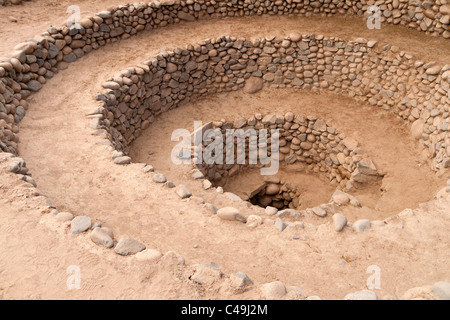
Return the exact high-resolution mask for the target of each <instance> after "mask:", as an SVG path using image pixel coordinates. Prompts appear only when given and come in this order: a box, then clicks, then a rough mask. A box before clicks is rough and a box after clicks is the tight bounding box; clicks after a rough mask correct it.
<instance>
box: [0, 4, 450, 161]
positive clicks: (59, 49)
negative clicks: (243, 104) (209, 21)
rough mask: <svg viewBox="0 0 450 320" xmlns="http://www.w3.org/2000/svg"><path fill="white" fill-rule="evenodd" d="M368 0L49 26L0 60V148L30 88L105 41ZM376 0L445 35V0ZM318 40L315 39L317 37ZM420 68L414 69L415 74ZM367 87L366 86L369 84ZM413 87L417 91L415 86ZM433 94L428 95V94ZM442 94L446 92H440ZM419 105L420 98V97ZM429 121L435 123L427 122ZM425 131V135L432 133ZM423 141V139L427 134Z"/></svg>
mask: <svg viewBox="0 0 450 320" xmlns="http://www.w3.org/2000/svg"><path fill="white" fill-rule="evenodd" d="M371 4H372V3H371V2H370V1H367V2H364V1H361V2H358V3H355V4H349V3H347V2H340V1H330V2H326V3H325V2H320V1H313V2H307V3H306V2H303V1H287V2H282V1H266V2H259V1H255V2H253V1H251V2H249V1H234V2H232V3H227V1H214V2H211V1H186V2H185V1H180V2H177V1H164V2H162V3H160V2H154V3H150V4H148V5H147V4H135V5H132V4H128V5H124V6H120V7H118V8H115V9H112V10H111V11H103V12H100V13H98V14H97V15H95V16H94V17H92V18H86V19H83V20H82V21H81V22H80V24H81V28H80V29H76V28H68V27H62V28H59V27H51V28H49V30H48V32H47V33H46V34H44V35H43V36H41V37H40V38H37V39H33V40H30V41H28V42H26V43H23V44H20V45H18V46H16V48H15V50H16V51H15V52H14V53H13V54H12V58H11V59H3V60H2V61H0V77H2V81H1V82H2V83H1V85H0V94H1V98H0V120H4V122H2V123H0V128H2V131H1V139H0V141H1V142H0V143H1V144H0V148H1V149H2V150H3V151H8V152H13V153H16V149H17V142H18V138H17V137H16V136H15V135H16V133H17V131H18V129H17V127H16V126H15V123H17V122H19V121H20V120H21V119H22V118H23V116H24V115H25V111H26V109H27V107H28V105H27V103H26V101H25V99H26V98H28V97H29V96H30V94H31V93H32V92H35V91H38V90H40V89H41V87H42V85H43V84H45V82H46V79H48V78H51V77H52V76H53V74H54V73H55V72H57V71H58V70H59V69H61V68H65V63H70V62H74V61H76V60H77V59H79V58H81V57H82V56H83V55H85V54H87V53H89V52H91V51H92V50H95V49H98V48H99V47H101V46H103V45H105V44H107V43H111V42H116V41H118V40H119V39H126V38H128V37H130V36H131V35H133V34H136V33H137V32H140V31H143V30H150V29H153V28H157V27H163V26H166V25H168V24H173V23H178V22H179V21H181V20H184V21H193V20H196V19H198V18H204V17H211V18H219V17H233V16H247V15H248V16H250V15H264V14H267V15H289V14H296V15H311V14H321V13H322V14H326V15H331V14H350V15H353V14H358V15H362V14H363V13H364V12H366V10H367V7H368V6H369V5H371ZM377 4H378V5H380V9H381V11H382V20H384V21H386V22H388V23H393V24H402V25H408V26H409V27H414V28H417V29H418V30H421V31H426V32H432V33H434V34H442V35H443V36H444V37H448V36H449V34H448V24H449V21H448V20H449V19H448V16H449V11H450V10H449V5H448V4H446V1H438V2H436V3H435V4H432V3H429V2H427V1H426V2H424V3H423V4H421V3H420V5H419V3H417V4H415V3H406V1H385V2H384V1H381V2H380V1H378V2H377ZM412 13H414V15H413V14H412ZM318 40H319V41H320V39H318ZM391 58H392V59H394V60H393V61H390V62H391V63H392V62H393V64H394V66H395V64H397V61H401V60H402V59H401V58H400V59H399V58H394V57H391ZM388 62H389V61H388ZM425 67H428V68H427V69H426V70H427V72H428V73H429V74H430V76H425V77H424V79H423V81H424V82H425V85H430V84H432V83H433V82H434V81H435V80H437V83H439V82H440V80H441V79H442V78H443V76H444V74H443V75H442V77H437V75H438V74H440V73H443V72H445V71H446V70H447V69H444V70H443V71H442V72H441V68H439V67H437V66H432V67H431V66H430V65H425ZM423 69H425V68H423ZM419 70H421V69H419ZM421 71H422V72H423V71H425V70H421ZM421 71H419V74H420V72H421ZM269 77H272V76H269ZM430 77H431V78H432V79H431V80H430ZM446 77H448V73H447V74H445V79H446ZM445 79H443V80H445ZM273 80H275V79H272V81H273ZM275 82H276V80H275ZM430 87H432V86H430ZM442 88H443V89H444V91H442V90H436V89H435V90H436V92H441V93H446V92H447V91H448V83H447V84H446V85H443V87H442ZM367 89H368V90H371V89H372V88H367ZM375 90H376V92H377V93H379V94H381V95H383V94H384V95H387V96H388V98H391V97H389V96H390V95H392V94H393V93H392V92H389V90H386V92H384V90H380V89H377V88H375ZM417 90H421V89H420V88H418V89H417ZM425 90H429V89H425ZM380 91H383V92H380ZM433 94H434V93H432V94H430V96H431V95H433ZM443 95H444V96H445V94H443ZM383 98H385V97H383V96H379V97H377V98H376V100H373V101H372V103H374V104H378V103H382V102H380V101H381V100H383ZM438 98H441V96H439V94H437V97H436V99H438ZM427 100H428V99H427ZM423 102H424V101H423ZM405 103H406V102H405ZM415 103H416V102H412V104H413V105H414V104H415ZM419 103H421V102H420V101H419ZM438 105H439V103H433V104H432V105H428V106H426V107H427V108H436V107H438ZM419 111H420V110H419ZM426 115H427V113H425V118H426V119H425V121H428V120H429V118H427V117H426ZM408 116H409V115H406V116H404V117H408ZM410 120H412V119H410ZM429 124H430V125H433V126H434V125H435V124H434V123H431V121H430V123H429ZM417 126H418V127H419V129H421V124H418V125H417ZM419 131H420V130H419ZM425 131H430V130H427V127H426V128H425ZM425 133H426V134H427V135H429V134H430V133H432V132H425ZM426 139H427V140H428V137H426ZM425 145H426V146H427V147H428V148H430V151H431V153H432V155H434V154H435V153H436V154H437V155H438V156H439V152H441V153H442V151H441V150H439V149H441V148H435V147H436V145H437V143H436V142H435V141H433V142H432V143H431V144H430V143H429V142H428V141H427V142H425ZM441 145H442V143H441V144H439V147H440V146H441ZM438 162H439V161H438ZM440 162H442V161H440ZM435 167H438V163H435Z"/></svg>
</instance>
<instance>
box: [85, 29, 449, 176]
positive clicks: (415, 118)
mask: <svg viewBox="0 0 450 320" xmlns="http://www.w3.org/2000/svg"><path fill="white" fill-rule="evenodd" d="M449 76H450V65H448V66H446V67H444V68H443V69H442V68H441V67H439V66H438V65H436V64H435V63H427V64H424V63H423V62H420V61H415V60H414V59H413V57H412V56H410V55H408V54H405V53H404V52H402V51H398V50H397V49H395V48H390V47H384V48H378V47H377V43H376V42H374V41H367V40H365V39H357V40H355V41H348V42H347V41H344V40H342V39H336V38H326V37H324V36H315V35H291V36H288V37H285V38H284V39H277V38H274V37H268V38H265V39H253V40H252V41H249V40H246V39H236V38H233V37H228V36H223V37H221V38H219V39H209V40H205V41H204V42H202V43H200V44H198V45H189V46H187V48H185V49H181V48H177V49H175V50H174V51H173V52H164V53H162V54H160V55H159V56H158V57H157V58H156V60H153V61H149V62H146V63H144V64H142V65H139V66H136V67H133V68H129V69H127V70H124V71H122V72H121V73H120V74H118V75H115V76H114V77H112V78H111V79H109V81H108V82H106V83H105V84H104V87H105V88H106V89H107V90H106V91H105V92H103V93H102V94H99V95H97V96H96V98H97V99H98V100H100V101H101V108H100V109H99V110H97V113H99V114H101V115H103V117H104V119H101V117H99V118H97V119H96V120H95V121H97V122H96V123H94V127H99V128H100V127H103V128H105V129H106V130H107V131H108V136H109V138H110V140H111V141H112V143H113V145H114V146H115V148H116V149H118V150H120V151H125V152H126V151H127V148H128V145H129V144H130V143H131V142H133V141H134V140H135V139H136V138H137V137H139V135H140V134H141V133H142V130H145V129H146V128H148V126H149V125H150V124H151V123H152V122H153V121H154V120H155V117H157V116H158V115H159V114H160V113H161V112H165V111H168V110H170V109H173V108H176V107H178V106H180V105H183V104H186V103H188V102H192V101H194V100H195V99H197V98H199V97H201V96H206V95H212V94H216V93H220V92H226V91H232V90H239V89H240V88H243V87H244V86H245V85H246V83H247V82H248V81H251V82H252V83H251V84H250V85H255V82H256V85H257V86H262V85H263V83H264V84H266V85H270V86H272V87H277V88H286V87H289V88H296V89H312V90H328V91H333V92H336V93H341V94H347V95H349V96H350V97H353V98H355V99H359V100H362V101H366V102H368V103H369V104H371V105H373V106H374V107H379V108H383V109H385V110H390V111H391V112H392V113H393V114H395V115H397V116H398V117H401V118H402V119H403V120H404V121H405V122H406V123H407V124H411V130H412V133H413V135H414V137H415V138H416V139H418V140H419V141H420V144H421V145H422V146H423V147H424V148H425V150H426V151H427V153H428V156H429V157H430V158H431V159H432V160H433V161H432V167H433V169H434V170H441V169H444V168H448V167H449V166H450V157H449V155H450V138H449V132H448V128H449V124H450V118H449V80H450V78H449ZM255 78H256V79H255Z"/></svg>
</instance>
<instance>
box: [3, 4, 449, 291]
mask: <svg viewBox="0 0 450 320" xmlns="http://www.w3.org/2000/svg"><path fill="white" fill-rule="evenodd" d="M258 5H260V3H259V2H256V1H255V2H252V3H251V1H250V2H249V1H246V2H245V3H241V2H240V1H235V2H232V3H231V4H229V5H224V3H222V2H220V1H218V2H201V1H198V2H197V1H195V2H194V1H192V2H187V3H184V2H182V3H181V4H175V3H173V4H172V2H164V3H163V4H162V5H161V4H159V3H157V4H151V5H150V6H147V5H142V6H140V5H139V6H135V5H127V6H123V7H120V8H118V9H114V10H112V12H103V13H100V14H98V15H97V16H96V17H94V18H92V19H87V20H83V22H82V25H83V28H84V31H80V32H77V31H69V30H68V29H67V28H62V29H59V28H51V29H49V34H51V35H46V36H45V37H44V38H42V39H39V40H37V42H30V43H28V44H27V45H22V46H21V48H19V49H23V50H22V51H20V50H19V52H15V53H14V55H15V58H13V59H9V60H8V61H5V62H2V63H1V64H0V65H1V67H0V77H3V78H2V81H1V82H0V93H1V95H0V107H3V109H1V110H0V127H1V129H2V130H1V131H0V138H1V139H0V140H1V143H0V147H1V148H2V150H3V151H10V152H15V151H16V146H17V143H18V137H17V133H18V126H17V125H16V124H17V123H18V122H19V121H20V120H21V118H22V117H23V116H24V113H25V110H26V109H27V107H28V105H27V102H26V101H25V100H26V99H27V98H28V97H29V96H30V94H31V92H34V91H38V90H40V88H41V86H42V84H44V83H45V82H46V80H45V79H48V78H51V77H52V75H53V73H54V72H57V71H58V70H59V69H63V68H65V67H66V65H65V64H66V63H67V62H73V61H75V60H77V59H78V58H80V57H82V56H83V55H84V54H86V53H89V52H90V51H91V50H92V49H96V48H98V47H99V46H101V45H104V44H106V43H109V42H115V41H117V40H118V39H119V38H123V39H125V38H127V37H129V36H130V35H132V34H135V33H136V32H138V31H141V30H144V29H151V28H153V27H156V26H164V25H166V24H168V23H172V22H175V23H176V22H178V20H177V19H181V18H182V17H183V19H185V20H193V19H195V18H197V17H198V16H200V15H201V14H199V13H205V12H207V13H208V15H209V14H210V15H211V16H234V15H247V14H248V15H251V14H259V12H261V14H281V12H283V14H285V13H294V14H296V13H298V14H309V12H310V13H313V12H314V13H320V12H324V13H325V12H327V13H329V14H335V13H347V14H352V13H358V14H361V13H362V12H364V6H363V7H362V9H361V8H358V5H354V6H353V7H346V5H345V4H343V3H341V2H339V3H338V2H329V3H327V4H323V3H321V2H319V1H315V2H309V4H308V7H307V8H306V9H305V10H304V12H302V10H303V9H300V7H301V6H304V5H305V4H304V2H301V3H299V2H296V1H292V2H286V3H284V2H281V1H276V2H275V1H267V2H265V3H264V4H263V5H267V6H268V8H270V9H267V10H266V9H261V7H258ZM326 5H327V6H329V9H327V8H325V6H326ZM178 6H181V7H182V8H185V11H183V12H186V13H187V15H185V14H183V13H180V12H179V11H177V10H178ZM240 6H241V7H240ZM288 6H290V7H288ZM332 6H336V7H332ZM413 6H414V5H413ZM423 6H424V10H426V9H430V10H431V11H433V14H434V17H435V18H436V19H438V20H436V19H434V20H432V21H431V22H430V21H429V20H425V19H419V18H420V15H419V16H418V17H416V14H415V15H414V16H413V17H411V15H410V14H409V15H410V19H411V21H410V22H409V26H410V27H414V28H421V29H422V31H427V32H432V33H434V34H436V35H437V34H441V35H443V36H444V37H446V35H448V32H447V31H446V30H447V29H446V26H447V25H448V23H447V24H442V23H441V22H440V21H441V20H442V19H444V20H443V21H444V22H445V18H443V17H444V16H445V14H444V15H443V13H442V12H444V13H445V10H446V2H445V1H441V2H437V4H434V5H429V3H428V2H425V3H424V5H423ZM174 7H177V9H173V8H174ZM210 7H212V9H211V8H210ZM285 7H288V8H287V9H286V8H285ZM293 7H295V8H294V9H293V10H291V9H292V8H293ZM391 7H392V8H391ZM410 7H411V4H408V7H407V4H406V2H402V1H399V2H397V1H392V3H391V2H390V1H387V2H386V5H384V4H383V5H382V11H383V15H384V16H385V17H389V18H388V19H387V21H388V22H392V23H399V21H407V18H406V14H405V13H406V12H407V11H408V10H411V8H410ZM425 7H427V8H426V9H425ZM149 8H151V9H149ZM275 8H276V9H275ZM296 8H297V9H298V12H296ZM350 8H352V9H350ZM442 8H443V10H442ZM393 9H397V10H399V11H396V12H395V13H394V17H393V18H392V19H390V14H389V12H390V11H391V10H393ZM414 9H415V8H414ZM145 10H147V13H144V12H145ZM430 10H429V11H428V12H427V14H426V17H427V19H430V20H431V18H430V17H431V11H430ZM208 11H209V12H208ZM421 11H423V10H422V9H419V10H416V12H417V13H419V14H420V13H421ZM441 11H442V12H441ZM399 12H400V14H405V15H404V17H401V19H399V20H397V22H396V21H395V19H396V18H395V17H396V16H398V14H399ZM389 19H390V21H389ZM150 20H151V22H150ZM422 20H423V21H422ZM419 21H420V22H419ZM436 21H439V22H436ZM402 24H406V23H402ZM422 26H424V27H423V28H422ZM108 28H109V30H108ZM428 28H429V29H428ZM107 30H108V31H107ZM72 33H73V34H72ZM295 37H300V39H301V40H300V39H299V41H297V42H298V43H300V44H301V43H303V42H305V43H307V44H308V49H310V48H313V47H314V49H313V50H316V48H315V47H317V51H310V50H309V51H310V52H309V53H305V54H304V55H303V56H304V57H306V58H307V60H302V59H297V56H295V57H294V56H292V55H291V57H292V58H293V59H292V61H288V60H290V58H288V57H289V55H290V54H289V53H287V52H286V51H287V50H285V51H284V52H283V49H288V50H292V48H294V52H295V53H296V55H298V56H299V57H301V56H302V55H301V54H300V51H299V50H297V49H296V47H295V45H294V44H296V43H297V42H296V41H294V40H295ZM208 41H210V43H208ZM240 41H242V42H240ZM256 41H257V40H256ZM284 41H288V42H289V45H288V47H286V48H285V47H284V46H286V42H284ZM283 42H284V45H283ZM222 43H224V47H225V48H226V50H223V51H222V52H225V51H226V55H223V56H220V54H218V55H217V56H215V57H214V55H213V56H210V53H211V51H213V50H217V51H221V50H222V47H221V46H222ZM240 43H241V44H242V47H240V46H241V44H240ZM249 43H250V46H249V47H247V45H248V44H249ZM211 45H213V46H214V48H211V49H210V48H209V47H210V46H211ZM372 45H373V46H372ZM234 46H238V47H240V48H235V47H234ZM55 47H56V49H55ZM60 47H61V48H60ZM205 47H206V50H205ZM197 48H199V51H197V50H196V49H197ZM244 48H245V49H247V50H254V51H253V53H252V56H253V57H250V55H249V56H248V57H246V56H245V55H248V53H247V52H246V51H244V50H245V49H244ZM335 48H337V50H336V51H335V52H333V50H335ZM230 49H233V50H235V51H233V52H231V53H229V52H228V51H229V50H230ZM258 49H260V50H261V52H260V53H257V52H255V50H258ZM325 49H332V50H330V51H331V53H330V52H328V50H325ZM177 50H178V49H176V50H175V52H174V53H165V52H164V53H162V54H161V55H160V56H158V58H157V59H156V60H155V61H152V62H149V63H144V64H143V65H140V66H138V67H135V68H131V69H130V70H126V71H125V72H124V73H123V74H122V75H120V76H117V77H114V78H112V79H111V80H112V81H110V82H109V83H108V84H107V85H106V86H109V87H111V88H109V89H108V90H106V91H105V92H104V93H102V94H101V95H99V96H97V98H99V99H100V100H101V101H102V103H101V107H100V108H98V109H96V110H93V111H92V117H93V118H94V120H92V123H91V126H92V127H93V128H96V129H106V132H107V134H108V135H109V138H110V139H111V141H112V143H113V144H114V146H115V147H116V148H117V149H118V150H123V151H127V148H128V147H129V144H130V143H131V142H132V141H133V140H134V139H135V138H136V137H138V136H139V134H140V133H141V132H142V130H145V129H146V128H147V127H148V126H150V125H151V122H152V121H154V120H155V119H157V116H158V115H160V113H161V112H164V111H168V110H170V109H172V108H175V107H177V106H180V105H182V104H184V103H187V102H192V101H195V99H194V98H199V97H201V96H207V95H211V94H216V93H217V92H227V91H231V90H238V89H239V88H243V87H245V85H246V84H248V81H250V79H255V78H258V79H262V80H263V82H264V83H265V85H270V86H272V87H281V88H283V87H294V88H296V89H314V90H331V91H333V92H339V93H344V94H349V95H350V96H351V97H356V98H358V99H361V100H364V101H367V102H369V103H371V104H373V105H377V106H379V107H383V108H384V109H389V110H391V111H393V113H394V114H396V115H398V116H400V117H401V118H403V119H404V120H405V123H407V124H412V130H413V133H414V135H415V136H416V137H417V138H418V140H419V141H420V143H421V144H422V145H424V146H425V147H426V149H427V152H429V156H430V158H431V159H433V168H434V169H436V170H440V171H443V170H444V169H445V168H447V167H448V155H449V149H448V146H449V144H448V131H447V129H446V128H447V125H448V67H444V68H441V67H438V66H436V65H435V64H433V63H430V64H422V63H421V62H415V61H414V60H413V59H412V57H410V56H408V55H407V54H405V53H403V52H400V51H399V50H398V48H389V47H385V48H377V45H376V44H375V43H373V42H372V43H370V45H369V42H367V41H365V40H364V39H358V40H357V41H356V42H345V41H342V40H340V39H334V38H331V39H327V38H325V37H324V38H322V37H321V36H313V35H305V36H298V35H294V38H293V37H292V36H291V37H287V38H286V39H272V37H269V38H267V39H262V40H261V41H260V42H259V45H256V44H255V41H254V40H253V39H252V40H251V41H250V40H249V41H245V39H234V38H232V37H226V36H225V37H222V38H220V39H212V40H207V41H205V43H202V44H200V45H198V46H197V45H196V46H192V47H188V48H187V49H180V50H181V51H180V53H179V54H178V53H177V52H176V51H177ZM264 50H266V52H264ZM267 50H268V51H269V52H267ZM347 50H349V51H347ZM185 51H188V54H187V55H186V56H184V55H183V52H185ZM305 51H308V50H305ZM24 53H25V58H24ZM205 54H206V55H208V57H202V56H203V55H205ZM233 55H234V56H239V57H238V58H234V57H233ZM321 55H323V56H321ZM33 56H34V57H35V58H33ZM269 56H270V60H271V62H270V63H267V64H264V63H259V62H258V60H259V59H261V58H265V57H266V58H267V57H269ZM352 56H353V57H352ZM50 57H52V58H50ZM183 57H184V58H183ZM186 57H188V58H189V61H184V60H183V59H186ZM228 57H229V58H228ZM304 57H303V58H304ZM342 57H344V59H343V60H340V59H341V58H342ZM348 57H350V59H354V60H353V61H352V60H348V59H346V58H348ZM212 58H217V59H218V60H221V59H224V60H225V59H227V60H226V61H225V63H222V66H223V69H224V71H223V72H217V70H215V65H214V64H215V61H214V59H212ZM219 58H221V59H219ZM327 58H328V61H327ZM14 59H15V60H14ZM24 59H25V60H24ZM35 59H36V60H35ZM202 59H205V60H202ZM234 59H235V60H237V62H236V63H235V62H234V61H233V63H230V60H234ZM283 59H285V60H286V61H283ZM201 60H202V61H201ZM252 60H253V61H255V62H256V63H255V64H253V62H251V61H252ZM321 60H324V61H323V62H322V61H321ZM191 61H193V62H194V63H195V66H196V69H195V70H191V71H192V73H191V72H188V73H187V74H188V76H189V79H188V80H187V83H189V84H190V85H192V87H193V89H192V91H190V90H189V88H190V87H189V85H187V88H183V86H184V85H183V83H184V82H183V81H180V80H183V79H184V78H183V77H186V75H183V71H186V69H185V68H186V66H187V64H188V63H189V62H191ZM203 62H206V69H205V70H202V68H203V67H200V68H199V65H201V64H202V63H203ZM227 62H228V63H227ZM170 63H172V64H174V65H175V66H176V70H174V72H168V68H169V67H171V68H172V70H173V66H171V65H170ZM290 63H292V64H293V65H290ZM164 64H165V65H164ZM295 64H297V65H295ZM211 65H214V70H213V72H212V74H211V71H210V70H211ZM232 66H235V67H233V68H231V67H232ZM255 66H256V68H257V70H253V69H252V68H254V67H255ZM310 66H313V68H312V69H309V68H310ZM284 67H287V69H285V68H284ZM300 67H301V68H302V69H298V70H296V69H297V68H300ZM341 67H342V69H344V67H346V69H348V73H347V71H345V73H344V70H341ZM2 68H3V70H2ZM219 70H221V69H219ZM161 71H162V72H161ZM258 71H259V72H260V73H259V72H258ZM341 71H342V72H341ZM178 72H180V73H181V74H178ZM308 72H311V74H310V73H308ZM159 73H161V79H157V80H156V81H155V82H154V83H153V84H152V85H151V86H148V84H150V83H151V82H152V81H153V80H155V78H153V77H154V76H155V75H158V76H157V77H156V78H159V77H160V76H159ZM292 74H295V75H294V76H293V75H292ZM145 77H147V79H149V78H151V80H150V82H146V81H145V79H144V78H145ZM405 80H407V81H405ZM252 81H253V80H252ZM294 81H296V83H297V84H298V85H297V86H294V85H293V84H292V83H293V82H294ZM299 81H302V83H300V82H299ZM194 82H195V85H194V84H193V83H194ZM358 82H359V83H358ZM401 82H407V83H406V84H402V83H401ZM183 90H187V92H183ZM2 91H3V92H2ZM163 91H164V93H163ZM189 92H191V93H189ZM142 94H144V96H145V98H144V96H142ZM183 96H184V97H183ZM2 99H3V100H2ZM146 99H149V100H146ZM113 101H115V102H117V104H115V102H114V103H111V102H113ZM143 106H144V108H143V109H142V107H143ZM121 109H122V110H121ZM135 109H138V111H137V113H134V111H135ZM140 112H143V113H140ZM139 117H140V118H139ZM146 121H147V122H146ZM342 129H345V128H342ZM102 132H104V131H99V132H98V133H102ZM24 166H25V164H24V162H23V166H22V164H21V162H20V161H19V165H18V167H17V169H18V171H17V173H20V174H25V173H27V172H26V170H24V169H26V168H24ZM25 178H29V177H28V176H26V177H25ZM193 201H194V200H193ZM286 226H287V224H286V225H284V228H286ZM281 231H282V230H281ZM283 286H284V285H283Z"/></svg>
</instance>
